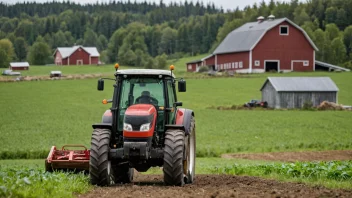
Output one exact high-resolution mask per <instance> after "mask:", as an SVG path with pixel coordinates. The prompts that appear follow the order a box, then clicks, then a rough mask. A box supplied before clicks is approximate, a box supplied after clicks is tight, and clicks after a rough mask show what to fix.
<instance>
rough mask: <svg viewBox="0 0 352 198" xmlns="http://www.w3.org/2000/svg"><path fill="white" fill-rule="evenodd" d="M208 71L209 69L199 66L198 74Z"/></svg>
mask: <svg viewBox="0 0 352 198" xmlns="http://www.w3.org/2000/svg"><path fill="white" fill-rule="evenodd" d="M208 71H209V67H208V66H201V67H200V68H199V71H198V72H200V73H202V72H208Z"/></svg>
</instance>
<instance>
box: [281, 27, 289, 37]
mask: <svg viewBox="0 0 352 198" xmlns="http://www.w3.org/2000/svg"><path fill="white" fill-rule="evenodd" d="M288 31H289V30H288V25H281V26H280V35H288Z"/></svg>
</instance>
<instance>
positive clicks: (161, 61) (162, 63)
mask: <svg viewBox="0 0 352 198" xmlns="http://www.w3.org/2000/svg"><path fill="white" fill-rule="evenodd" d="M166 66H167V55H166V54H162V55H159V56H157V57H155V67H154V68H156V69H165V67H166Z"/></svg>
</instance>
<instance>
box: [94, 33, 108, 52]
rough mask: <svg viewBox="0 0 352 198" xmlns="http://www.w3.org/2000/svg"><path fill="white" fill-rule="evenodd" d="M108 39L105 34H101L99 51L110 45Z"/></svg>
mask: <svg viewBox="0 0 352 198" xmlns="http://www.w3.org/2000/svg"><path fill="white" fill-rule="evenodd" d="M108 43H109V41H108V39H107V38H106V37H105V36H104V35H102V34H101V35H100V36H99V38H98V44H99V45H98V46H97V47H98V49H99V51H103V50H106V49H107V47H108Z"/></svg>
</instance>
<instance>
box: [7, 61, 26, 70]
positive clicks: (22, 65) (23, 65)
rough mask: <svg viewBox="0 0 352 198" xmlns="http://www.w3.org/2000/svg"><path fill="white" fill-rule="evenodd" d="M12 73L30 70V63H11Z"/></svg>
mask: <svg viewBox="0 0 352 198" xmlns="http://www.w3.org/2000/svg"><path fill="white" fill-rule="evenodd" d="M9 69H11V70H12V71H16V70H29V63H28V62H12V63H10V68H9Z"/></svg>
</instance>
